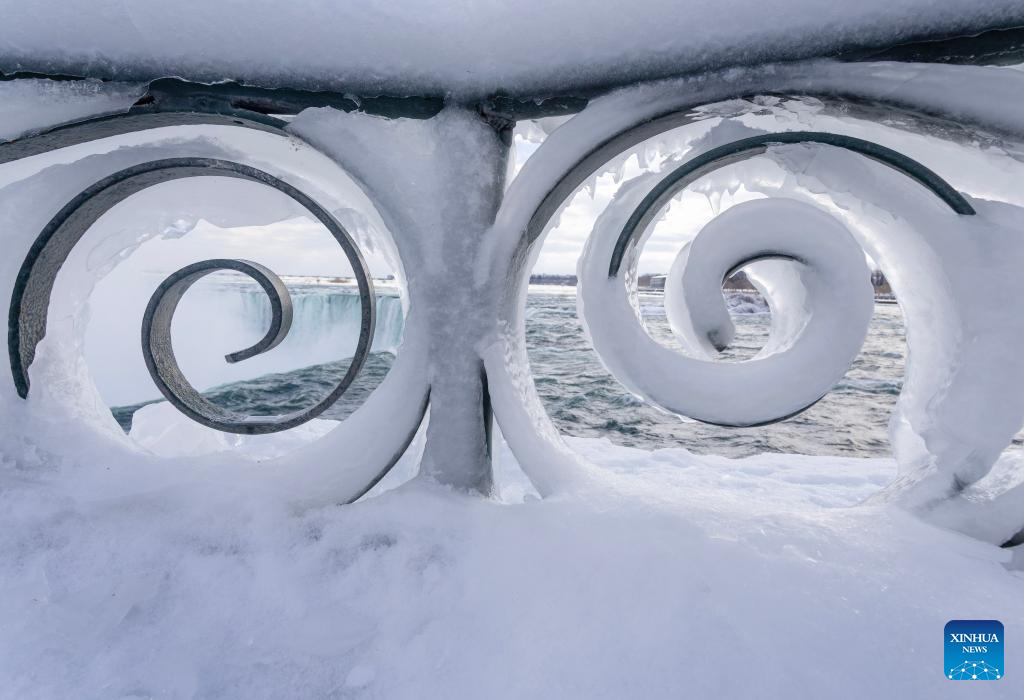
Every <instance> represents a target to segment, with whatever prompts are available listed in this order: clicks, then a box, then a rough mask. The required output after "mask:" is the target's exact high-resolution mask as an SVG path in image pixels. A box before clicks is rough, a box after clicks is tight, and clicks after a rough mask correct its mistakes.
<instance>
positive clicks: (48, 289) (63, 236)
mask: <svg viewBox="0 0 1024 700" xmlns="http://www.w3.org/2000/svg"><path fill="white" fill-rule="evenodd" d="M202 176H219V177H235V178H240V179H244V180H250V181H252V182H258V183H262V184H265V185H268V186H270V187H273V188H274V189H276V190H278V191H280V192H282V193H284V194H286V195H288V196H289V197H291V198H292V199H293V200H295V201H296V202H298V203H299V204H301V205H302V206H303V207H304V208H305V209H307V210H308V211H309V212H310V213H311V214H312V215H313V216H314V217H315V218H316V219H317V220H318V221H320V223H322V224H323V225H324V226H325V227H326V228H327V230H328V231H330V232H331V235H333V236H334V238H335V240H336V241H337V242H338V245H340V246H341V248H342V250H343V251H344V253H345V256H346V257H347V258H348V260H349V263H350V264H351V266H352V271H353V273H354V274H355V277H356V281H357V284H358V287H359V294H360V298H361V301H362V316H361V325H360V333H359V341H358V343H357V345H356V350H355V353H354V355H353V359H352V363H351V365H350V366H349V369H348V372H347V373H346V374H345V377H344V378H343V379H342V380H341V382H340V383H339V384H338V386H337V387H336V388H335V389H334V390H333V391H332V392H331V393H330V394H329V395H328V396H327V397H326V398H325V399H324V400H323V401H321V402H320V403H318V404H317V405H316V406H314V407H313V408H311V409H308V410H306V411H305V412H303V413H301V414H292V415H287V416H282V417H278V418H274V419H256V420H253V419H246V420H243V421H241V422H238V421H234V420H233V419H232V420H231V421H229V422H228V423H227V424H225V425H227V427H225V425H222V424H220V423H219V422H218V421H219V419H217V420H212V421H206V422H204V420H202V419H200V418H198V417H196V416H195V415H192V414H189V415H192V417H193V418H195V419H196V420H197V421H198V422H200V423H203V424H204V425H209V426H210V427H214V428H217V429H220V430H226V431H227V432H239V433H247V434H254V433H265V432H275V431H278V430H285V429H287V428H289V427H293V426H295V425H299V424H300V423H303V422H305V421H307V420H309V419H311V418H313V417H315V416H317V415H319V414H320V413H322V412H323V411H324V410H326V408H327V407H328V406H330V405H331V404H332V403H333V402H334V401H336V400H337V399H338V397H340V396H341V394H342V393H344V391H345V390H346V389H347V388H348V386H349V385H350V384H351V383H352V381H353V380H354V379H355V377H356V375H357V374H358V373H359V370H360V369H361V368H362V365H363V362H364V361H365V360H366V356H367V355H368V354H369V350H370V343H371V341H372V339H373V330H374V324H375V320H376V304H375V299H374V292H373V283H372V281H371V279H370V276H369V273H368V271H367V268H366V263H365V261H364V260H363V257H362V254H361V253H360V252H359V249H358V248H357V247H356V244H355V242H354V241H353V240H352V238H351V237H350V236H349V234H348V232H347V231H345V229H344V228H343V227H342V226H341V224H340V223H338V221H337V220H336V219H335V218H334V217H333V216H332V215H331V214H330V213H329V212H327V211H326V210H325V209H324V208H323V207H321V206H320V205H319V204H317V203H316V202H315V201H314V200H313V199H311V198H310V197H308V196H307V195H305V194H304V193H302V192H301V191H299V190H298V189H296V188H295V187H293V186H291V185H290V184H288V183H287V182H284V181H283V180H280V179H278V178H276V177H274V176H273V175H270V174H269V173H266V172H264V171H262V170H258V169H256V168H252V167H250V166H247V165H242V164H240V163H235V162H232V161H226V160H218V159H212V158H168V159H164V160H157V161H152V162H149V163H141V164H139V165H135V166H133V167H130V168H127V169H125V170H121V171H119V172H116V173H114V174H112V175H109V176H107V177H105V178H103V179H102V180H100V181H99V182H96V183H95V184H93V185H91V186H90V187H88V188H86V189H85V190H84V191H82V192H81V193H80V194H79V195H78V196H76V197H75V198H74V199H72V200H71V201H70V202H69V203H68V204H67V205H65V206H64V207H63V208H62V209H61V210H60V211H59V212H58V213H57V214H56V216H54V217H53V219H51V220H50V222H49V223H48V224H47V225H46V226H45V227H44V228H43V230H42V232H41V233H40V234H39V236H38V238H36V240H35V242H34V243H33V244H32V247H31V248H30V250H29V252H28V255H27V256H26V258H25V261H24V262H23V263H22V266H21V269H20V270H19V272H18V277H17V280H16V282H15V286H14V291H13V294H12V295H11V306H10V311H9V314H8V320H7V346H8V351H9V354H10V360H11V372H12V375H13V377H14V383H15V386H16V388H17V391H18V394H19V395H20V396H21V397H22V398H25V397H27V396H28V392H29V376H28V368H29V367H30V366H31V364H32V361H33V359H34V358H35V351H36V347H37V345H38V344H39V342H40V341H41V340H42V338H43V336H44V335H45V333H46V319H47V313H48V309H49V303H50V295H51V293H52V291H53V284H54V281H55V280H56V277H57V273H58V272H59V271H60V268H61V266H62V265H63V264H64V261H65V260H67V257H68V255H69V254H70V252H71V250H72V249H73V248H74V246H75V245H76V244H77V243H78V241H79V240H80V239H81V238H82V236H83V235H84V234H85V232H86V231H87V230H88V229H89V227H90V226H92V224H93V223H95V222H96V220H98V219H99V218H100V217H101V216H102V215H103V214H104V213H106V212H107V211H108V210H109V209H110V208H111V207H113V206H115V205H116V204H118V203H119V202H121V201H123V200H124V199H126V198H127V197H129V196H131V195H133V194H135V193H137V192H140V191H141V190H144V189H146V188H147V187H151V186H153V185H156V184H159V183H161V182H167V181H170V180H178V179H182V178H186V177H202ZM265 288H266V287H265ZM265 340H266V339H265ZM262 342H263V341H261V343H258V344H257V346H256V347H259V346H260V345H261V344H262ZM269 342H271V343H272V342H273V340H271V341H269ZM267 349H269V347H265V348H263V349H262V350H260V351H261V352H262V351H265V350H267ZM251 350H253V349H252V348H250V349H248V350H245V351H242V352H241V354H242V355H245V354H246V353H248V352H250V351H251ZM235 355H236V361H237V359H244V358H242V357H237V355H238V354H237V353H236V354H235ZM250 356H251V355H250ZM168 398H170V397H168ZM179 408H180V406H179Z"/></svg>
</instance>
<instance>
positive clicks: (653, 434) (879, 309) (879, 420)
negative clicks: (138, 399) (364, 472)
mask: <svg viewBox="0 0 1024 700" xmlns="http://www.w3.org/2000/svg"><path fill="white" fill-rule="evenodd" d="M573 291H574V290H572V289H565V290H551V291H531V293H530V296H529V299H528V302H527V308H528V319H527V347H528V350H529V355H530V363H531V365H532V369H533V374H534V377H535V378H536V382H537V389H538V392H539V394H540V397H541V399H542V401H543V402H544V405H545V407H546V408H547V410H548V412H549V414H550V415H551V417H552V419H553V420H554V421H555V423H556V424H557V425H558V427H559V428H560V429H561V430H562V431H563V432H564V433H566V434H568V435H574V436H581V437H607V438H609V439H610V440H612V441H613V442H616V443H619V444H623V445H630V446H637V447H644V448H648V449H651V448H658V447H678V446H683V447H686V448H688V449H690V450H693V451H695V452H701V453H714V454H720V455H726V456H732V457H738V456H746V455H752V454H757V453H760V452H785V453H797V454H811V455H823V454H843V455H856V456H888V455H889V441H888V428H887V425H888V420H889V415H890V412H891V410H892V407H893V405H894V403H895V401H896V398H897V396H898V394H899V392H900V388H901V382H902V376H903V364H904V355H905V351H906V345H905V341H904V333H903V323H902V317H901V316H900V312H899V308H898V307H897V306H894V305H876V306H875V315H874V319H873V320H872V323H871V328H870V331H869V334H868V338H867V341H866V342H865V344H864V347H863V349H862V351H861V354H860V356H859V357H858V358H857V360H856V362H854V364H853V366H852V367H851V369H850V371H849V372H847V374H846V377H845V378H844V379H843V381H841V382H840V383H839V385H838V386H837V387H836V388H835V389H834V390H833V391H832V392H831V393H830V394H828V395H827V396H826V397H825V398H824V399H822V400H821V401H820V402H819V403H817V404H816V405H815V406H813V407H812V408H810V409H809V410H807V411H805V412H804V413H802V414H800V415H799V416H797V417H795V418H792V419H790V420H788V421H785V422H783V423H777V424H774V425H769V426H764V427H760V428H719V427H715V426H709V425H705V424H702V423H697V422H694V421H689V420H683V419H680V418H678V417H676V416H673V415H670V414H667V413H664V412H662V411H660V410H659V409H656V408H654V407H652V406H649V405H646V404H644V403H642V402H641V401H640V400H639V399H637V398H635V397H633V396H632V395H631V394H629V393H628V392H627V391H626V390H625V389H624V388H623V387H622V386H621V385H620V384H619V383H618V382H617V381H616V380H615V379H614V378H612V377H611V376H610V375H609V374H608V372H607V371H606V370H605V369H604V367H603V366H602V365H601V362H600V360H599V359H598V357H597V355H596V354H595V353H594V351H593V350H592V349H591V347H590V346H589V344H588V343H587V341H586V339H585V338H584V336H583V331H582V328H581V326H580V323H579V320H578V319H577V317H576V297H575V294H573V293H566V292H573ZM640 301H641V306H642V308H643V311H644V317H645V322H646V323H647V326H648V328H649V330H650V332H651V334H652V335H653V336H654V337H655V338H657V339H658V340H659V341H661V342H664V343H666V344H668V345H673V344H674V342H673V338H672V335H671V331H670V329H669V327H668V323H667V321H666V318H665V315H664V307H663V304H662V297H661V295H660V294H656V293H651V294H642V295H641V298H640ZM731 305H732V306H733V307H734V310H735V311H738V312H740V313H735V315H734V320H735V322H736V330H737V332H736V338H735V341H734V345H733V347H731V348H730V349H729V350H728V351H726V352H725V353H724V354H723V358H724V359H726V360H730V359H732V360H735V359H739V358H746V357H750V356H752V355H753V354H754V353H756V352H757V350H758V349H759V348H760V347H761V345H762V344H763V343H764V341H765V339H766V338H767V332H768V328H769V325H770V320H771V319H770V316H769V315H768V314H767V313H757V311H758V310H759V308H761V307H762V304H761V302H760V300H759V299H757V298H751V297H741V296H734V297H733V298H732V299H731ZM752 312H753V313H752ZM398 322H400V319H399V321H398ZM394 330H395V329H393V328H387V327H386V326H378V333H394ZM391 360H392V356H391V355H390V354H389V353H386V352H376V353H373V354H372V355H371V356H370V358H369V360H368V361H367V365H366V367H365V368H364V369H363V372H362V373H361V375H360V377H359V379H358V380H357V382H356V383H355V384H354V385H353V386H352V387H351V388H350V390H349V392H348V393H346V395H345V396H344V397H343V398H342V399H341V400H340V401H339V402H338V403H337V404H335V405H334V406H332V407H331V408H330V409H329V410H328V411H327V412H326V413H325V414H324V417H325V418H335V419H342V418H344V417H345V416H347V415H349V414H350V413H351V412H352V411H353V410H355V408H356V407H357V406H359V405H360V404H361V403H362V402H363V401H364V400H365V398H366V396H367V395H368V394H369V392H370V391H372V390H373V388H374V387H376V386H377V384H379V383H380V381H382V380H383V378H384V376H385V375H386V373H387V370H388V368H389V367H390V365H391ZM347 368H348V361H347V360H343V361H341V362H332V363H328V364H321V365H314V366H311V367H306V368H303V369H298V370H295V371H291V372H284V373H280V374H271V375H267V376H264V377H260V378H258V379H253V380H248V381H241V382H235V383H232V384H228V385H224V386H222V387H218V388H216V389H213V390H211V391H210V392H208V393H207V396H208V397H209V398H210V399H211V400H212V401H213V402H214V403H217V404H219V405H221V406H224V407H225V408H230V409H234V410H237V411H240V412H245V413H248V414H251V415H270V414H275V413H284V412H288V411H293V410H297V409H299V408H301V407H303V406H308V405H310V404H312V403H314V402H315V400H316V397H318V396H322V395H323V394H324V393H325V392H326V391H328V390H329V388H330V387H331V386H332V385H333V384H334V383H336V382H337V381H338V379H339V378H340V377H341V375H342V374H343V373H344V372H345V371H346V370H347ZM136 408H137V406H132V407H122V408H118V409H114V414H115V416H116V417H117V418H118V420H119V421H120V422H121V424H122V426H123V427H125V428H126V429H127V428H128V427H129V425H130V418H131V414H132V412H133V411H134V410H135V409H136Z"/></svg>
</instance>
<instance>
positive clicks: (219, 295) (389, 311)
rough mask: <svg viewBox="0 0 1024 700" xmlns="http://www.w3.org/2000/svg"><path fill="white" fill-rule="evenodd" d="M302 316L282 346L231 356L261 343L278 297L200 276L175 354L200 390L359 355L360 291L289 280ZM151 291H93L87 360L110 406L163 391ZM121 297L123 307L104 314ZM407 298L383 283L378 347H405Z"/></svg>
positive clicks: (177, 326)
mask: <svg viewBox="0 0 1024 700" xmlns="http://www.w3.org/2000/svg"><path fill="white" fill-rule="evenodd" d="M289 291H290V292H291V296H292V303H293V308H294V316H293V320H292V327H291V331H290V332H289V334H288V336H287V338H285V340H284V342H282V343H281V344H280V345H279V346H277V347H276V348H274V349H273V350H270V351H269V352H267V353H264V354H263V355H259V356H257V357H253V358H251V359H249V360H245V361H244V362H240V363H238V364H234V365H232V364H228V363H227V362H225V360H224V355H225V354H227V353H229V352H233V351H236V350H239V349H241V348H244V347H246V346H248V345H251V344H252V343H254V342H256V341H257V340H258V339H259V338H260V337H262V335H263V334H264V333H265V332H266V330H267V327H268V326H269V324H270V303H269V301H268V300H267V298H266V296H265V295H264V294H263V291H262V290H261V289H259V287H257V286H256V285H255V284H250V283H242V282H234V281H231V282H229V281H225V280H223V279H213V280H211V281H208V282H207V281H203V282H199V283H197V284H196V285H195V287H193V288H192V289H191V290H189V292H188V294H186V295H185V297H184V298H183V299H182V301H181V304H180V306H179V308H178V312H177V314H176V315H175V317H174V323H173V325H172V340H173V343H174V354H175V356H176V357H177V359H178V363H179V365H180V366H181V368H182V371H183V372H185V376H187V377H188V379H189V381H191V382H192V383H193V385H195V386H196V387H197V388H199V389H200V390H205V389H208V388H210V387H212V386H216V385H219V384H224V383H227V382H233V381H238V380H242V379H251V378H254V377H259V376H263V375H265V374H271V373H276V372H287V371H290V370H294V369H298V368H300V367H308V366H310V365H315V364H321V363H325V362H332V361H336V360H342V359H345V358H348V357H351V356H352V355H353V353H354V351H355V347H356V342H357V340H358V337H359V328H360V315H361V314H360V311H361V310H360V303H361V302H360V298H359V295H358V293H357V292H356V290H355V288H354V287H349V286H346V285H340V284H299V285H291V284H290V285H289ZM147 301H148V295H146V294H139V295H138V296H137V297H136V296H134V295H133V296H132V298H124V297H122V298H118V299H116V300H114V299H105V298H99V299H95V298H91V299H90V304H91V305H92V306H93V307H94V309H95V311H94V312H93V314H92V320H91V321H90V324H89V327H88V330H87V333H86V361H87V363H88V365H89V371H90V373H91V374H92V377H93V381H95V383H96V385H97V387H98V388H99V390H100V394H101V395H102V396H103V398H104V399H105V400H106V401H107V403H108V404H109V405H112V406H117V405H128V404H132V403H136V402H140V401H144V400H148V399H153V398H157V397H158V396H159V393H158V391H157V389H156V387H155V386H154V385H153V381H152V379H151V378H150V377H149V372H148V371H147V370H146V366H145V363H144V361H143V359H142V352H141V349H140V345H139V328H140V327H141V323H142V313H143V311H144V309H145V305H146V302H147ZM106 304H117V305H118V306H119V307H120V309H121V313H118V314H109V313H104V309H106V308H107V306H106ZM403 326H404V314H403V311H402V301H401V299H400V298H399V297H398V296H397V294H395V293H389V290H387V289H385V290H383V291H381V290H378V293H377V324H376V329H375V332H374V338H373V345H372V350H373V351H374V352H391V353H394V352H396V351H397V349H398V346H399V345H400V344H401V342H402V329H403Z"/></svg>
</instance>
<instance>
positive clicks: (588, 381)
mask: <svg viewBox="0 0 1024 700" xmlns="http://www.w3.org/2000/svg"><path fill="white" fill-rule="evenodd" d="M758 301H759V300H758V299H751V298H749V297H746V296H740V295H736V296H734V297H733V299H731V300H730V302H731V303H730V306H731V307H732V308H733V310H734V315H733V320H734V321H735V323H736V336H735V340H734V343H733V346H732V347H730V348H729V349H728V350H727V351H726V352H724V353H723V354H722V357H723V359H725V360H737V359H741V358H749V357H751V356H753V355H754V354H755V353H756V352H757V351H758V350H759V349H760V348H761V346H762V345H763V344H764V342H765V340H766V339H767V337H768V329H769V326H770V324H771V316H770V315H769V314H767V313H763V312H762V313H750V312H752V311H758V310H759V309H758V307H759V306H761V308H763V306H762V305H761V304H758V303H757V302H758ZM640 303H641V309H642V310H643V312H644V320H645V323H646V324H647V327H648V330H649V332H650V333H651V335H652V336H654V337H655V338H656V339H658V340H659V341H661V342H662V343H665V344H666V345H669V346H674V345H675V342H674V338H673V337H672V332H671V330H670V329H669V326H668V321H667V320H666V318H665V314H664V305H663V299H662V295H660V294H641V295H640ZM736 311H741V312H742V313H735V312H736ZM528 314H529V320H528V321H527V333H526V338H527V345H528V348H529V354H530V363H531V365H532V368H533V373H534V376H535V377H536V381H537V389H538V392H539V393H540V396H541V399H542V400H543V401H544V405H545V406H546V408H547V410H548V413H549V414H550V415H551V417H552V418H553V419H554V421H555V423H556V424H557V425H558V426H559V428H560V429H561V430H562V431H563V432H565V433H567V434H569V435H576V436H581V437H608V438H609V439H611V440H612V441H613V442H616V443H619V444H623V445H631V446H636V447H644V448H648V449H650V448H656V447H672V446H683V447H686V448H687V449H690V450H692V451H694V452H701V453H713V454H720V455H725V456H730V457H739V456H746V455H752V454H758V453H761V452H785V453H796V454H811V455H823V454H824V455H832V454H843V455H856V456H865V457H866V456H889V454H890V452H889V440H888V421H889V415H890V412H891V411H892V407H893V405H894V404H895V402H896V398H897V396H898V395H899V392H900V389H901V387H902V377H903V364H904V354H905V352H906V342H905V340H904V332H903V319H902V316H901V315H900V312H899V307H898V306H895V305H881V304H877V305H876V306H875V315H874V318H873V320H872V322H871V327H870V330H869V332H868V337H867V340H866V342H865V343H864V347H863V349H862V350H861V354H860V356H859V357H858V358H857V360H856V361H855V362H854V364H853V366H852V367H851V368H850V370H849V371H848V372H847V374H846V377H845V378H844V379H843V380H842V381H841V382H840V383H839V385H838V386H837V387H836V388H835V389H834V390H833V391H832V392H831V393H830V394H828V395H827V396H826V397H825V398H824V399H822V400H821V401H819V402H818V403H817V404H815V405H814V406H812V407H811V408H810V409H808V410H807V411H805V412H803V413H801V414H800V415H798V416H796V417H795V418H791V419H789V420H788V421H784V422H782V423H776V424H774V425H768V426H763V427H760V428H720V427H717V426H711V425H706V424H703V423H698V422H695V421H690V420H682V419H680V418H678V417H676V416H674V415H671V414H667V413H664V412H663V411H661V410H659V409H657V408H655V407H653V406H650V405H648V404H645V403H643V402H641V401H640V400H639V399H637V398H636V397H634V396H633V395H631V394H630V393H629V392H627V391H626V390H625V389H623V387H622V386H621V385H620V384H619V383H618V382H617V381H615V379H614V378H612V377H611V376H610V375H609V374H608V372H607V370H605V369H604V367H603V366H602V365H601V362H600V360H599V359H598V358H597V355H596V354H595V353H594V351H593V349H591V347H590V346H589V344H588V343H587V341H586V339H585V338H584V337H583V331H582V327H581V326H580V323H579V319H578V318H577V317H576V297H575V295H566V294H551V293H536V294H531V295H530V298H529V305H528Z"/></svg>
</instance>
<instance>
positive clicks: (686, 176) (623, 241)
mask: <svg viewBox="0 0 1024 700" xmlns="http://www.w3.org/2000/svg"><path fill="white" fill-rule="evenodd" d="M802 143H815V144H822V145H826V146H834V147H836V148H843V149H846V150H848V151H853V152H855V153H860V154H861V155H864V156H867V157H869V158H871V159H872V160H876V161H878V162H879V163H882V164H884V165H887V166H889V167H890V168H893V169H894V170H897V171H898V172H901V173H903V174H904V175H907V176H908V177H910V178H912V179H914V180H916V181H917V182H919V183H921V184H922V185H923V186H925V187H927V188H928V189H929V190H931V191H932V192H933V193H935V195H936V196H937V197H938V198H939V199H941V200H942V201H943V202H945V203H946V204H947V205H948V206H949V208H950V209H952V210H953V211H954V212H956V213H957V214H963V215H973V214H974V213H975V212H974V208H973V207H972V206H971V205H970V203H968V201H967V200H966V199H965V198H964V196H963V195H962V194H960V193H959V192H957V191H956V190H955V189H953V187H952V186H951V185H950V184H949V183H948V182H946V181H945V180H943V179H942V178H941V177H939V176H938V175H937V174H935V173H934V172H933V171H932V170H929V169H928V168H926V167H925V166H924V165H922V164H921V163H919V162H918V161H916V160H914V159H913V158H909V157H908V156H905V155H903V154H902V153H899V152H897V151H894V150H892V149H891V148H886V147H885V146H880V145H879V144H877V143H873V142H871V141H865V140H864V139H858V138H854V137H852V136H844V135H842V134H830V133H827V132H820V131H784V132H779V133H774V134H759V135H757V136H751V137H749V138H745V139H740V140H739V141H733V142H732V143H727V144H724V145H722V146H718V147H716V148H712V149H710V150H709V151H706V152H704V153H701V154H700V155H698V156H695V157H694V158H691V159H690V160H688V161H687V162H685V163H683V164H682V165H680V166H679V167H678V168H676V169H675V170H673V171H672V172H670V173H669V174H668V175H666V176H665V177H664V178H662V179H661V180H660V181H659V182H658V184H657V185H655V187H654V188H653V189H652V190H651V191H650V192H649V193H648V194H647V196H646V197H644V199H643V201H641V202H640V204H639V205H638V206H637V208H636V210H634V211H633V213H632V214H631V215H630V217H629V219H628V220H627V221H626V224H625V225H624V226H623V227H622V232H621V233H620V234H619V238H618V240H617V241H616V243H615V248H614V250H613V251H612V257H611V261H610V262H609V264H608V276H609V277H616V276H618V274H619V272H620V270H621V268H622V261H623V259H624V258H625V256H626V252H627V251H628V250H629V249H630V247H631V246H632V245H633V244H635V243H636V241H638V240H639V239H640V238H641V237H642V236H643V234H644V232H645V231H646V230H647V227H648V226H650V224H651V222H652V221H653V220H654V218H655V217H656V216H657V215H658V212H659V211H661V209H662V207H664V206H665V205H666V204H668V202H669V200H671V199H672V198H673V197H675V196H676V195H677V194H679V192H681V191H682V190H683V189H685V188H686V187H687V186H689V185H690V184H691V183H692V182H694V181H696V180H697V179H699V178H701V177H703V176H704V175H707V174H708V173H711V172H713V171H715V170H718V169H719V168H722V167H725V166H726V165H729V164H731V163H736V162H738V161H742V160H746V159H747V158H750V157H752V156H755V155H759V154H761V153H764V152H765V151H767V150H768V148H770V147H771V146H775V145H783V144H802Z"/></svg>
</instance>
